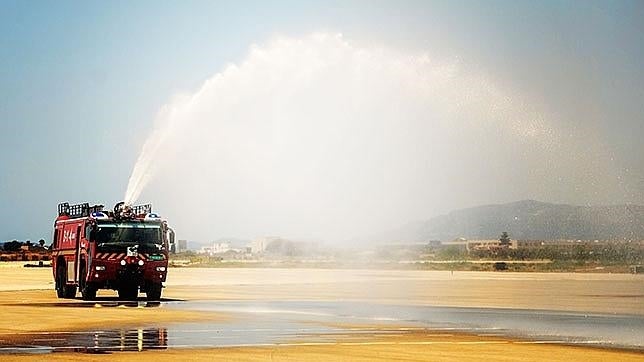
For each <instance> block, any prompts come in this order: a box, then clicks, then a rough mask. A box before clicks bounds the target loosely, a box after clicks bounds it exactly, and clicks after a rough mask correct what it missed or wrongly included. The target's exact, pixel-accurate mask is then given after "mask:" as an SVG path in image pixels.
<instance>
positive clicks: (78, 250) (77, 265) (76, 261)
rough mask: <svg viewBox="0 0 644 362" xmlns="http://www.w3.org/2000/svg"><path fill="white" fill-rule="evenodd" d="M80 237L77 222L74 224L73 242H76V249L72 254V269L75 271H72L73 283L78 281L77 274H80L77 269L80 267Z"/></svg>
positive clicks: (79, 225)
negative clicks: (74, 235) (74, 234)
mask: <svg viewBox="0 0 644 362" xmlns="http://www.w3.org/2000/svg"><path fill="white" fill-rule="evenodd" d="M80 237H81V224H78V225H77V226H76V238H75V240H74V242H75V243H76V245H75V247H76V248H75V249H76V250H75V252H74V255H75V258H74V263H75V264H74V271H75V272H74V282H75V283H78V280H79V274H80V270H79V269H80V262H81V261H80V258H81V255H80V244H81V243H80Z"/></svg>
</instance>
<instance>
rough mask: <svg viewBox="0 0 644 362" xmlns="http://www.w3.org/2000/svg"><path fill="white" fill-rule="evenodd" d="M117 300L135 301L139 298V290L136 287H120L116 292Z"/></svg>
mask: <svg viewBox="0 0 644 362" xmlns="http://www.w3.org/2000/svg"><path fill="white" fill-rule="evenodd" d="M118 293H119V298H120V299H123V300H136V298H137V297H138V296H139V288H138V286H136V285H126V286H122V287H120V288H119V290H118Z"/></svg>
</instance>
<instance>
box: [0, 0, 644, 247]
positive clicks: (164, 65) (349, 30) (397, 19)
mask: <svg viewBox="0 0 644 362" xmlns="http://www.w3.org/2000/svg"><path fill="white" fill-rule="evenodd" d="M314 31H331V32H339V33H342V34H344V36H345V38H348V39H351V40H352V41H355V42H362V43H366V44H370V43H371V44H386V45H387V46H390V47H395V48H401V49H411V50H414V51H423V50H425V49H429V50H431V51H432V53H434V54H440V55H442V56H444V57H446V58H450V57H451V58H458V59H462V60H464V61H466V62H468V63H472V64H476V65H477V66H478V67H480V68H481V69H483V70H485V71H486V72H488V73H490V74H493V75H494V77H495V78H497V79H499V80H500V81H501V82H502V83H505V84H508V85H511V86H512V87H514V88H517V89H520V90H521V91H522V92H524V93H525V94H527V95H529V97H531V98H532V99H536V100H538V101H539V102H540V103H541V104H543V105H545V107H547V108H548V109H549V110H552V111H553V112H556V113H557V114H560V115H562V117H561V121H562V122H568V123H571V124H573V125H574V124H575V123H576V122H579V123H584V124H586V125H588V124H590V125H591V128H592V129H594V130H595V131H596V132H597V133H599V134H601V135H602V137H603V141H604V142H605V144H607V145H609V148H610V150H611V152H613V154H614V158H615V162H616V163H618V164H619V167H620V168H627V169H629V172H630V174H631V175H633V176H632V177H633V178H634V180H635V181H634V182H635V184H636V185H638V186H636V187H635V192H634V193H631V194H629V195H624V196H623V198H621V199H616V200H615V202H616V203H620V202H636V203H642V202H644V181H643V180H642V177H643V175H644V142H642V139H641V138H642V136H643V135H644V61H643V60H642V59H644V3H642V2H641V1H600V2H591V1H545V2H536V1H483V2H478V1H474V2H470V1H468V2H453V1H445V2H442V1H439V2H432V1H339V2H338V1H323V2H313V1H276V2H267V1H257V2H237V1H235V2H212V1H203V2H200V1H174V2H171V1H136V2H131V1H128V2H125V1H123V2H117V1H114V2H98V1H90V2H80V1H79V2H66V1H56V2H54V1H50V2H44V1H29V2H27V1H6V0H0V145H1V146H0V147H1V150H2V152H0V241H2V240H7V239H12V238H18V239H21V240H24V239H26V238H31V239H38V238H41V237H45V238H46V239H49V238H50V228H51V223H52V221H53V218H54V216H55V209H56V204H57V203H58V202H60V201H64V200H70V201H83V200H91V201H104V202H106V203H109V204H110V206H111V204H113V203H114V202H115V201H117V200H118V199H119V198H120V197H121V196H122V194H123V192H124V188H125V186H126V184H127V178H128V176H129V174H130V171H131V168H132V165H133V163H134V162H135V159H136V157H137V155H138V152H139V149H140V147H141V145H142V143H143V141H144V139H145V137H147V135H148V134H149V132H150V128H151V125H152V122H153V120H154V116H155V114H156V112H157V111H158V109H159V107H161V106H162V105H163V104H164V103H166V102H167V101H168V100H169V99H170V98H171V97H172V96H173V95H174V94H176V93H178V92H182V91H193V90H194V89H195V88H197V87H198V86H199V85H200V84H201V83H202V82H203V81H204V80H205V79H207V78H209V77H210V76H212V75H213V74H215V73H216V72H218V71H220V70H221V69H222V67H223V66H224V65H225V64H226V63H230V62H236V61H239V60H241V59H243V57H244V55H245V54H246V53H247V51H248V48H249V46H250V45H251V44H253V43H261V42H263V41H265V40H266V39H268V38H270V37H271V36H273V35H276V34H285V35H292V36H299V35H304V34H308V33H311V32H314ZM546 201H555V202H556V201H561V200H558V199H557V196H553V198H552V199H551V200H546ZM577 201H578V202H580V203H585V202H589V203H593V202H600V201H603V200H577ZM423 216H425V215H419V218H421V217H423ZM427 216H429V215H427Z"/></svg>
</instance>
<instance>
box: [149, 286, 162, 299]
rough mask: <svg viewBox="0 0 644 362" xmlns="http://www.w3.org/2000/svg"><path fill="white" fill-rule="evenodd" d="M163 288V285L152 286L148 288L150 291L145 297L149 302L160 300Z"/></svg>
mask: <svg viewBox="0 0 644 362" xmlns="http://www.w3.org/2000/svg"><path fill="white" fill-rule="evenodd" d="M162 289H163V286H162V285H161V283H158V284H152V285H150V286H148V289H147V290H146V291H145V295H146V296H147V297H148V300H159V299H161V290H162Z"/></svg>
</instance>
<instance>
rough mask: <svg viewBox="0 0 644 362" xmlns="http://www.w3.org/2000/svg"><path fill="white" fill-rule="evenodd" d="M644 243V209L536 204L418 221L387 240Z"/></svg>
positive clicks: (527, 202)
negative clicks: (506, 237) (503, 236)
mask: <svg viewBox="0 0 644 362" xmlns="http://www.w3.org/2000/svg"><path fill="white" fill-rule="evenodd" d="M503 231H507V232H508V233H510V236H511V237H512V238H513V239H522V240H557V239H575V240H625V239H626V240H644V206H643V205H634V204H620V205H597V206H578V205H569V204H555V203H548V202H542V201H536V200H520V201H514V202H510V203H505V204H487V205H480V206H475V207H470V208H464V209H459V210H454V211H451V212H449V213H447V214H444V215H439V216H436V217H433V218H430V219H428V220H424V221H416V222H412V223H409V224H407V225H404V226H401V227H400V228H397V229H394V230H391V231H388V232H386V233H384V234H383V235H381V237H380V238H379V239H382V241H393V240H396V241H405V242H423V241H428V240H443V241H446V240H454V239H456V238H466V239H496V238H498V236H499V235H500V234H501V232H503Z"/></svg>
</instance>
